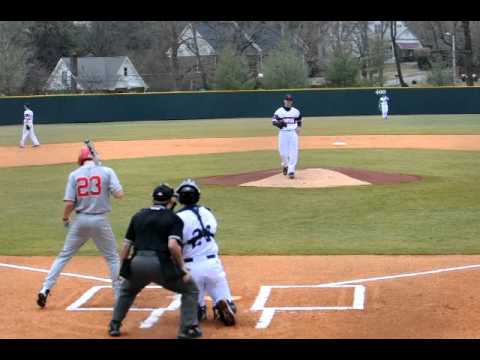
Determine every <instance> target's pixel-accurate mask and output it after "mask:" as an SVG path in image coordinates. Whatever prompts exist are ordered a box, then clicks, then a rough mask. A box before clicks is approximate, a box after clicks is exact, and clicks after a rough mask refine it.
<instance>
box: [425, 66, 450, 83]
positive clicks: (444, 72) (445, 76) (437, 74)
mask: <svg viewBox="0 0 480 360" xmlns="http://www.w3.org/2000/svg"><path fill="white" fill-rule="evenodd" d="M427 81H428V82H429V83H430V84H432V85H437V86H442V85H447V84H450V83H451V82H452V76H451V73H450V71H449V70H448V67H447V65H446V64H445V62H444V61H442V60H441V59H436V60H435V61H433V60H432V61H431V69H430V72H429V74H428V77H427Z"/></svg>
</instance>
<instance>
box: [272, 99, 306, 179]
mask: <svg viewBox="0 0 480 360" xmlns="http://www.w3.org/2000/svg"><path fill="white" fill-rule="evenodd" d="M292 104H293V97H292V96H291V95H286V96H285V98H284V99H283V106H282V107H280V108H278V109H277V111H275V113H274V114H273V118H272V125H273V126H276V127H278V128H279V129H280V131H279V132H278V150H279V152H280V158H281V162H282V172H283V175H288V177H289V178H290V179H294V178H295V168H296V166H297V161H298V135H299V134H300V128H301V127H302V116H301V114H300V111H299V110H298V109H296V108H294V107H293V106H292Z"/></svg>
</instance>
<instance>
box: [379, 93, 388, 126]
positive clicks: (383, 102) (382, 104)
mask: <svg viewBox="0 0 480 360" xmlns="http://www.w3.org/2000/svg"><path fill="white" fill-rule="evenodd" d="M389 101H390V98H389V97H388V96H387V93H385V94H384V95H382V96H381V97H380V99H379V100H378V107H379V110H380V111H381V112H382V117H383V119H384V120H387V119H388V102H389Z"/></svg>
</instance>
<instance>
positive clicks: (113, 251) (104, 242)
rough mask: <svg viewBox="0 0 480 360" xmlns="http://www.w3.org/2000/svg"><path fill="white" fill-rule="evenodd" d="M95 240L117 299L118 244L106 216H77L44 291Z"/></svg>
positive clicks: (50, 287) (52, 284)
mask: <svg viewBox="0 0 480 360" xmlns="http://www.w3.org/2000/svg"><path fill="white" fill-rule="evenodd" d="M89 239H93V241H94V242H95V245H96V246H97V249H98V250H99V251H100V252H101V253H102V255H103V257H104V258H105V260H106V261H107V264H108V267H109V269H110V277H111V279H112V287H113V289H114V294H115V297H117V296H118V292H119V288H120V282H119V280H118V273H119V271H120V258H119V256H118V252H117V244H116V242H115V236H114V235H113V232H112V227H111V225H110V223H109V222H108V218H107V217H106V215H87V214H77V215H76V216H75V219H74V220H73V222H72V223H71V224H70V227H69V229H68V233H67V237H66V239H65V244H64V245H63V249H62V251H60V254H58V256H57V258H56V259H55V261H54V262H53V265H52V267H51V269H50V272H49V273H48V275H47V277H46V278H45V282H44V283H43V288H42V290H45V289H49V290H51V289H52V287H53V286H54V285H55V283H56V282H57V279H58V277H59V276H60V273H61V272H62V269H63V268H64V267H65V265H67V263H68V262H69V261H70V259H71V258H72V257H73V255H75V253H76V252H77V251H78V250H79V249H80V248H81V247H82V246H83V245H84V244H85V243H86V242H87V241H88V240H89Z"/></svg>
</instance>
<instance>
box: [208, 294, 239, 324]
mask: <svg viewBox="0 0 480 360" xmlns="http://www.w3.org/2000/svg"><path fill="white" fill-rule="evenodd" d="M235 310H236V309H235ZM213 316H214V319H220V321H221V322H223V323H224V324H225V326H233V325H235V323H236V320H235V311H234V310H233V309H232V307H231V305H230V304H229V302H228V301H226V300H220V301H218V302H217V304H216V305H215V306H214V307H213Z"/></svg>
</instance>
